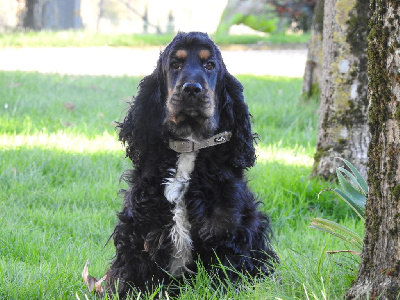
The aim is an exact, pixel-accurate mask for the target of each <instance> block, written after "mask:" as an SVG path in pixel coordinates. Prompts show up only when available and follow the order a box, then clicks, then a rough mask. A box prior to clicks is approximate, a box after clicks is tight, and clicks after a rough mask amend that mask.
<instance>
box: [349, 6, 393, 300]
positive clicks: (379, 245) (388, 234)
mask: <svg viewBox="0 0 400 300" xmlns="http://www.w3.org/2000/svg"><path fill="white" fill-rule="evenodd" d="M399 6H400V1H376V0H372V1H371V9H372V18H371V23H370V24H371V28H370V34H369V38H368V40H369V45H368V77H369V80H370V81H369V85H368V94H369V99H370V110H369V120H370V121H369V123H370V131H371V143H370V146H369V151H368V186H369V193H368V199H367V205H366V224H365V226H366V228H365V238H364V247H363V252H362V262H361V265H360V270H359V273H358V277H357V280H356V282H355V283H354V284H353V287H352V288H351V289H350V290H349V291H348V293H347V299H366V298H367V297H368V298H369V299H377V298H378V297H379V299H399V297H400V119H399V107H400V105H399V103H400V80H399V79H400V74H399V70H400V9H399Z"/></svg>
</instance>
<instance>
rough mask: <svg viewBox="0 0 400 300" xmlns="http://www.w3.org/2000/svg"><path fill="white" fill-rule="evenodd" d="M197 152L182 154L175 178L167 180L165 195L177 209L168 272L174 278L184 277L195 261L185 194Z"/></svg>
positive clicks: (173, 171)
mask: <svg viewBox="0 0 400 300" xmlns="http://www.w3.org/2000/svg"><path fill="white" fill-rule="evenodd" d="M195 160H196V152H190V153H181V154H180V155H179V158H178V162H177V166H176V170H171V173H172V175H174V177H173V178H166V180H165V185H166V186H165V190H164V195H165V197H166V198H167V200H168V201H169V202H171V203H173V204H175V207H174V209H173V211H172V212H173V214H174V217H173V220H174V222H175V224H174V225H173V226H172V229H171V233H170V236H171V240H172V243H173V251H172V258H171V260H170V261H169V266H168V271H169V272H170V273H171V275H173V276H176V277H177V276H180V275H182V272H183V271H188V270H187V268H186V265H187V264H188V263H191V262H192V261H193V258H192V239H191V237H190V227H191V225H190V223H189V219H188V215H187V210H186V206H185V193H186V191H187V188H188V186H189V180H190V175H191V173H192V172H193V169H194V162H195Z"/></svg>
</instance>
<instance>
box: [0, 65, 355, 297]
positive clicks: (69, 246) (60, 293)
mask: <svg viewBox="0 0 400 300" xmlns="http://www.w3.org/2000/svg"><path fill="white" fill-rule="evenodd" d="M239 80H240V81H241V82H242V83H243V85H244V86H245V96H246V101H247V102H248V104H249V108H250V111H251V112H252V113H253V116H254V118H253V127H254V131H256V132H257V133H258V134H259V135H260V141H259V143H258V157H259V159H258V163H257V165H256V167H254V168H253V169H251V170H250V171H249V172H248V174H247V176H248V177H249V179H250V185H251V188H252V189H253V191H254V192H255V193H256V194H257V195H258V198H259V199H260V201H262V209H263V210H265V211H267V212H268V213H269V214H270V216H271V219H272V222H273V227H274V229H275V238H274V243H275V247H276V249H277V252H278V253H279V256H280V258H281V264H280V266H279V267H278V269H277V272H276V274H275V275H274V276H272V277H270V278H261V279H260V280H256V281H254V280H252V279H247V278H246V279H243V282H244V284H242V285H241V286H240V288H237V287H231V286H228V287H227V288H226V291H225V292H223V291H222V290H221V289H220V288H219V286H220V285H219V284H220V283H221V282H219V278H216V277H215V276H213V275H212V274H205V273H204V272H203V271H202V269H201V268H200V270H199V273H198V275H197V276H194V277H193V278H188V279H187V281H186V282H185V284H184V285H182V286H180V287H179V288H180V291H181V295H180V297H179V298H178V299H198V296H199V295H205V297H206V298H207V299H227V298H232V299H276V298H281V299H306V298H307V297H309V298H310V299H323V298H326V299H340V298H342V296H343V295H344V292H345V290H346V288H347V287H349V285H350V281H351V279H352V277H354V275H355V273H356V267H355V266H356V263H355V262H354V261H353V260H352V259H351V258H347V257H346V256H341V258H339V257H328V256H326V255H325V253H324V251H325V249H326V248H329V249H332V248H333V246H335V247H337V248H341V247H342V246H343V245H342V244H341V242H340V241H336V240H334V239H332V238H331V237H330V236H326V235H325V234H323V233H322V232H318V231H315V230H314V231H313V230H310V229H308V225H309V218H310V217H315V216H321V217H326V218H329V219H332V220H335V221H337V222H339V223H340V224H342V225H345V226H347V227H349V228H351V229H352V230H354V231H356V232H361V231H362V224H360V222H358V220H357V219H355V218H353V214H352V212H351V210H350V209H349V208H348V207H347V206H346V205H345V204H344V203H342V202H338V201H336V200H334V198H333V197H334V195H332V194H330V193H325V194H323V195H322V196H321V197H322V199H321V200H318V199H317V194H318V192H319V191H320V190H322V189H324V188H327V187H328V186H330V185H331V184H330V183H325V182H323V181H320V180H316V179H310V178H309V176H308V175H309V173H310V170H311V165H312V157H313V154H314V149H315V136H316V125H317V118H316V116H315V111H316V109H317V103H314V102H309V103H307V104H298V101H297V99H298V97H299V95H300V93H301V80H300V79H288V78H272V77H254V76H239ZM138 81H139V78H127V77H121V78H112V77H85V76H81V77H80V76H58V75H42V74H37V73H20V72H0V298H5V299H73V298H76V295H78V296H79V297H80V299H85V294H87V296H88V297H89V298H93V299H95V296H93V297H92V296H91V295H89V294H88V292H87V289H86V287H85V286H84V283H83V281H82V278H81V272H82V269H83V267H84V264H85V262H86V260H87V259H90V260H91V275H94V276H95V277H101V276H103V275H104V274H105V272H106V270H107V266H108V264H109V262H110V259H111V258H112V256H113V253H114V248H113V245H112V243H109V244H107V245H106V246H105V244H106V242H107V240H108V238H109V236H110V234H111V233H112V231H113V228H114V225H115V222H116V217H115V212H116V211H118V210H119V208H120V205H121V202H122V200H121V199H120V198H118V196H117V191H118V189H120V188H126V186H124V183H119V177H120V175H121V174H122V172H123V170H124V169H127V168H129V167H130V163H129V161H128V160H127V159H124V151H123V149H122V147H121V145H120V144H119V142H117V135H116V132H115V129H114V126H113V125H112V123H113V121H118V120H120V119H121V117H122V116H124V115H125V113H124V112H123V111H124V109H125V108H126V107H127V104H126V102H127V101H129V100H130V99H131V97H132V95H133V94H134V93H135V90H136V86H137V83H138ZM67 102H71V103H73V104H74V108H73V109H67V108H65V107H64V104H65V103H67ZM6 104H7V105H6ZM299 105H301V106H299ZM321 245H326V247H325V246H322V248H321ZM211 282H214V283H217V284H214V285H213V284H211ZM221 284H222V283H221ZM224 284H226V283H224ZM164 290H165V288H164ZM154 296H155V295H147V296H146V295H144V294H142V295H141V296H140V297H142V298H144V299H146V298H147V299H151V298H152V297H154ZM136 297H137V295H136ZM157 297H158V296H157ZM163 297H164V298H165V299H166V297H165V296H163ZM164 298H163V299H164ZM170 299H172V296H171V298H170Z"/></svg>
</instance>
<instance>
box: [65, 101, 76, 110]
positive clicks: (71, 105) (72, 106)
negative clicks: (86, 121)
mask: <svg viewBox="0 0 400 300" xmlns="http://www.w3.org/2000/svg"><path fill="white" fill-rule="evenodd" d="M64 107H65V108H66V109H67V110H71V111H72V110H75V108H76V106H75V104H74V103H72V102H65V103H64Z"/></svg>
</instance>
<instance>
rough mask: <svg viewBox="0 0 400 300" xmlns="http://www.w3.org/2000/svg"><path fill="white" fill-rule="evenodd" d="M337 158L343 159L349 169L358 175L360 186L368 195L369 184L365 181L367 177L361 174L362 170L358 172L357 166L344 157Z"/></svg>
mask: <svg viewBox="0 0 400 300" xmlns="http://www.w3.org/2000/svg"><path fill="white" fill-rule="evenodd" d="M337 158H339V159H340V160H342V161H343V162H344V163H345V164H346V165H347V166H348V167H349V169H350V170H351V171H352V172H353V174H354V175H355V176H356V177H357V183H358V185H359V186H360V188H361V189H362V190H363V192H364V195H367V194H368V184H367V182H366V181H365V179H364V178H363V177H362V176H361V174H360V172H358V170H357V168H356V167H355V166H353V165H352V164H351V163H350V162H349V161H347V160H345V159H344V158H341V157H337Z"/></svg>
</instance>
